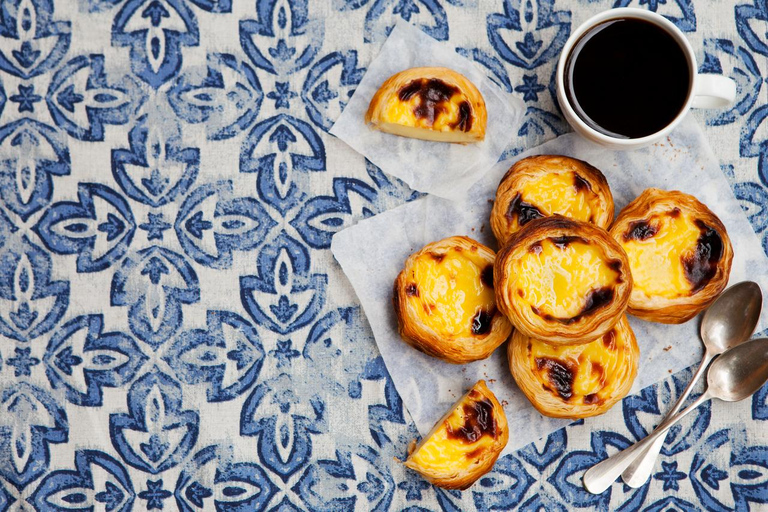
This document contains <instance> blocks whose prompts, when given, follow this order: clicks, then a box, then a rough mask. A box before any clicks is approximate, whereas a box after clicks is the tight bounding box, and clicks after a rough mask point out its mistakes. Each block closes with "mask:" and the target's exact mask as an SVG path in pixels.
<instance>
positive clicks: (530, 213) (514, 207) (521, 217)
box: [505, 192, 544, 226]
mask: <svg viewBox="0 0 768 512" xmlns="http://www.w3.org/2000/svg"><path fill="white" fill-rule="evenodd" d="M505 216H506V217H507V218H508V219H510V220H512V219H515V218H517V224H518V225H519V226H525V225H526V224H528V223H529V222H531V221H532V220H535V219H540V218H542V217H544V214H543V213H542V212H541V210H539V209H538V208H536V207H535V206H533V205H532V204H530V203H526V202H525V201H523V195H522V194H520V193H519V192H518V193H517V194H515V197H513V198H512V201H510V203H509V206H508V207H507V213H506V215H505Z"/></svg>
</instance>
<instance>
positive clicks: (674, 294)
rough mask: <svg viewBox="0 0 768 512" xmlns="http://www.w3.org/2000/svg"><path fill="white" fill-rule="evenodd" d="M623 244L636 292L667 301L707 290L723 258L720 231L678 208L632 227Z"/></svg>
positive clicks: (623, 238)
mask: <svg viewBox="0 0 768 512" xmlns="http://www.w3.org/2000/svg"><path fill="white" fill-rule="evenodd" d="M620 242H621V244H622V246H623V247H624V250H625V251H626V252H627V256H628V257H629V266H630V268H631V270H632V278H633V280H634V289H635V290H638V291H642V292H643V293H645V294H646V295H649V296H660V297H664V298H666V299H674V298H678V297H685V296H688V295H693V294H694V293H696V292H698V291H699V290H701V289H702V288H704V287H705V286H706V285H707V283H709V281H710V280H711V279H712V278H713V277H714V276H715V273H716V272H717V264H718V263H719V261H720V258H722V255H723V241H722V239H721V238H720V235H719V234H718V233H717V231H715V230H714V229H713V228H712V227H710V226H707V225H706V224H705V223H704V222H702V221H700V220H698V219H694V218H692V216H691V215H689V214H686V213H683V212H681V211H680V210H679V209H677V208H674V209H672V210H670V211H668V212H665V213H663V214H660V215H654V216H652V217H650V218H649V219H645V220H641V221H635V222H632V223H630V225H629V228H628V230H627V231H626V232H625V233H624V235H623V236H622V237H621V240H620Z"/></svg>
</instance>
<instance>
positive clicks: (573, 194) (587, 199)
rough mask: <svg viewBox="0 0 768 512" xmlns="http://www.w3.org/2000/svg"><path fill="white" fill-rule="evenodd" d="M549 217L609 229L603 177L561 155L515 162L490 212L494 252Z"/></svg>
mask: <svg viewBox="0 0 768 512" xmlns="http://www.w3.org/2000/svg"><path fill="white" fill-rule="evenodd" d="M551 215H562V216H564V217H568V218H571V219H576V220H580V221H584V222H589V223H592V224H595V225H596V226H600V227H601V228H603V229H608V227H609V226H610V225H611V221H613V195H612V194H611V189H610V187H609V186H608V181H607V180H606V179H605V176H603V173H602V172H600V170H599V169H598V168H596V167H594V166H592V165H590V164H588V163H587V162H584V161H582V160H576V159H575V158H570V157H567V156H560V155H541V156H529V157H528V158H523V159H522V160H520V161H518V162H516V163H515V164H514V165H513V166H512V167H510V168H509V170H508V171H507V173H506V174H505V175H504V177H503V178H502V179H501V182H500V183H499V187H498V189H496V200H495V201H494V203H493V210H492V211H491V229H493V234H494V235H496V240H498V242H499V247H503V246H504V245H506V243H507V242H508V241H509V238H510V237H511V236H512V235H513V234H514V233H516V232H517V231H518V230H519V229H520V228H521V227H523V226H524V225H525V224H527V223H528V222H530V221H532V220H534V219H538V218H541V217H549V216H551Z"/></svg>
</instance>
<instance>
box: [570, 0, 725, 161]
mask: <svg viewBox="0 0 768 512" xmlns="http://www.w3.org/2000/svg"><path fill="white" fill-rule="evenodd" d="M626 18H634V19H640V20H644V21H648V22H651V23H653V24H654V25H656V26H658V27H660V28H662V29H663V30H665V31H666V32H667V33H668V34H669V35H670V36H672V37H673V38H674V40H675V41H676V42H677V43H678V44H679V45H680V48H681V49H682V50H683V53H684V54H685V57H686V60H687V62H688V72H689V74H690V81H689V83H690V86H689V89H688V96H687V97H686V99H685V103H684V105H683V107H682V108H681V109H680V112H679V113H678V114H677V116H676V117H675V118H674V119H673V120H672V122H670V123H669V124H668V125H667V126H665V127H664V128H662V129H661V130H659V131H658V132H656V133H652V134H650V135H647V136H645V137H639V138H629V139H624V138H619V137H612V136H610V135H606V134H605V133H602V132H599V131H597V130H595V129H594V128H592V127H591V126H589V125H588V124H587V123H585V122H584V121H583V120H582V119H581V118H580V117H579V116H578V115H577V114H576V111H575V110H574V109H573V106H572V105H571V104H570V102H569V101H568V98H567V95H566V93H565V71H566V69H565V67H566V63H567V61H568V57H569V55H570V53H571V50H572V49H573V47H574V45H575V44H576V43H577V42H578V41H579V40H580V39H581V37H582V36H583V35H584V34H586V33H587V32H589V31H590V30H592V29H593V28H595V27H596V26H598V25H600V24H602V23H605V22H606V21H611V20H615V19H626ZM697 69H698V66H697V64H696V56H695V55H694V53H693V48H691V44H690V43H689V42H688V39H686V37H685V35H684V34H683V33H682V32H681V31H680V29H679V28H677V27H676V26H675V25H674V24H673V23H672V22H671V21H669V20H668V19H666V18H665V17H663V16H661V15H659V14H656V13H655V12H652V11H647V10H645V9H635V8H631V7H625V8H620V9H611V10H609V11H605V12H601V13H599V14H597V15H595V16H592V17H591V18H589V19H588V20H587V21H585V22H584V23H582V24H581V25H580V26H579V27H578V28H577V29H576V30H574V31H573V33H572V34H571V37H569V38H568V41H566V42H565V46H563V51H562V53H561V54H560V60H559V61H558V63H557V76H556V80H557V100H558V101H559V102H560V108H561V109H562V111H563V114H564V115H565V119H566V121H568V124H570V125H571V126H572V127H573V129H574V130H576V132H578V133H579V134H581V135H582V136H583V137H585V138H587V139H589V140H591V141H593V142H596V143H598V144H601V145H603V146H606V147H608V148H611V149H635V148H639V147H642V146H647V145H649V144H652V143H654V142H656V141H658V140H659V139H662V138H663V137H665V136H667V134H669V132H671V131H672V130H674V129H675V127H676V126H677V125H678V124H679V123H680V121H682V120H683V118H684V117H685V115H686V114H687V113H688V111H689V110H690V109H691V108H692V107H693V108H722V107H727V106H728V105H730V104H732V103H733V101H734V99H735V98H736V82H734V81H733V80H732V79H730V78H728V77H725V76H721V75H710V74H699V73H698V72H697Z"/></svg>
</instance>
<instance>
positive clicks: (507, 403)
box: [501, 400, 509, 407]
mask: <svg viewBox="0 0 768 512" xmlns="http://www.w3.org/2000/svg"><path fill="white" fill-rule="evenodd" d="M508 405H509V402H507V401H506V400H502V401H501V406H502V407H506V406H508Z"/></svg>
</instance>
